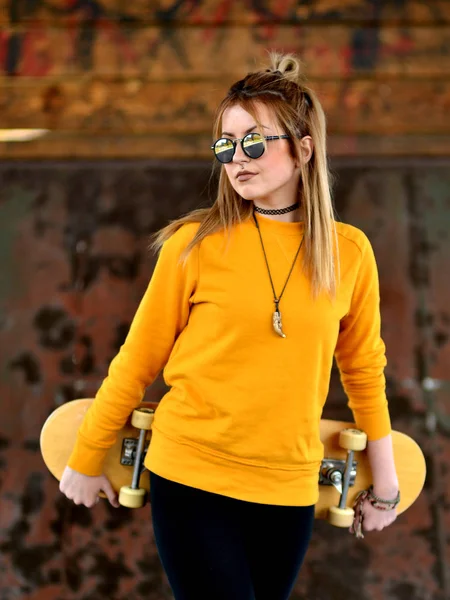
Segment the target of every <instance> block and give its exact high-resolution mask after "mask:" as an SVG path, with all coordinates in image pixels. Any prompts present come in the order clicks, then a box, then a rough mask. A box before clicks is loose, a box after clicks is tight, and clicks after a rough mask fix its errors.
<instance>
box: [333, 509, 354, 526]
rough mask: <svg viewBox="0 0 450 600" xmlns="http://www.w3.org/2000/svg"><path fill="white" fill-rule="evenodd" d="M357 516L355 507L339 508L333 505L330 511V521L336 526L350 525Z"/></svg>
mask: <svg viewBox="0 0 450 600" xmlns="http://www.w3.org/2000/svg"><path fill="white" fill-rule="evenodd" d="M354 518H355V511H354V510H353V508H339V507H338V506H332V507H331V508H330V510H329V511H328V522H329V523H331V525H334V526H335V527H350V526H351V524H352V523H353V519H354Z"/></svg>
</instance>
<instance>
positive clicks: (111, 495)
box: [101, 475, 120, 508]
mask: <svg viewBox="0 0 450 600" xmlns="http://www.w3.org/2000/svg"><path fill="white" fill-rule="evenodd" d="M101 489H102V491H103V492H105V494H106V496H107V498H108V500H109V502H110V504H111V505H112V506H114V507H116V508H119V506H120V504H119V501H118V499H117V494H116V492H115V491H114V490H113V487H112V485H111V483H110V481H109V479H108V478H107V477H106V476H105V475H103V483H102V487H101Z"/></svg>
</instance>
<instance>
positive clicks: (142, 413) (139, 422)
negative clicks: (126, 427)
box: [131, 408, 155, 429]
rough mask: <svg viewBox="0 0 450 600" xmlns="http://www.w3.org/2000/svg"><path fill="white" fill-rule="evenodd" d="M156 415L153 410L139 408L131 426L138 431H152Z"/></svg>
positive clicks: (133, 416)
mask: <svg viewBox="0 0 450 600" xmlns="http://www.w3.org/2000/svg"><path fill="white" fill-rule="evenodd" d="M154 415H155V411H154V410H153V409H152V408H137V409H136V410H133V414H132V415H131V424H132V425H133V427H136V429H151V428H152V423H153V417H154Z"/></svg>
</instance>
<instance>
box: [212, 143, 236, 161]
mask: <svg viewBox="0 0 450 600" xmlns="http://www.w3.org/2000/svg"><path fill="white" fill-rule="evenodd" d="M214 154H215V155H216V158H217V160H219V161H220V162H221V163H229V162H231V161H232V160H233V156H234V145H233V142H232V141H231V140H228V139H227V138H220V140H217V142H216V143H215V144H214Z"/></svg>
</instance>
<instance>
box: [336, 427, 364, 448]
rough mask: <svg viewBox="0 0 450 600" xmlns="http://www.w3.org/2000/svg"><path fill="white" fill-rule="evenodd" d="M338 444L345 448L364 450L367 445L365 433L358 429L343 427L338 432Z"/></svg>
mask: <svg viewBox="0 0 450 600" xmlns="http://www.w3.org/2000/svg"><path fill="white" fill-rule="evenodd" d="M339 446H340V447H341V448H345V449H346V450H354V451H360V450H364V449H365V448H366V446H367V434H366V433H364V431H361V430H360V429H343V430H342V431H341V433H340V434H339Z"/></svg>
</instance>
